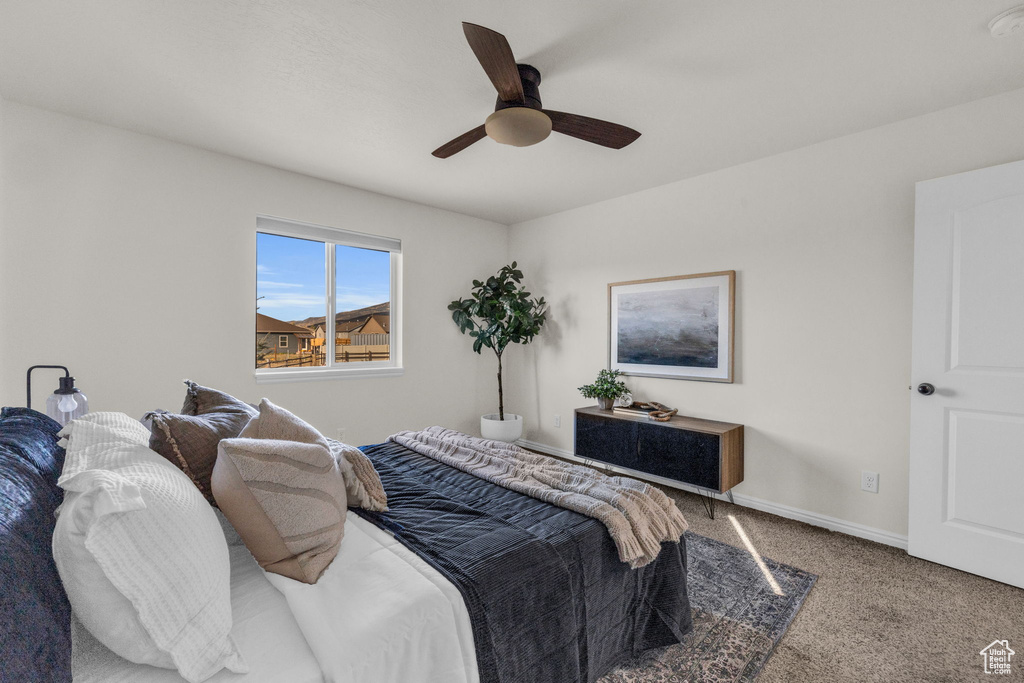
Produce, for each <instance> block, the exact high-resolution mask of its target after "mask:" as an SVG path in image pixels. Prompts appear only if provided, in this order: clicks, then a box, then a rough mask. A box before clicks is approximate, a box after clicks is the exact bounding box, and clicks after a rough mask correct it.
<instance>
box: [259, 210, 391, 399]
mask: <svg viewBox="0 0 1024 683" xmlns="http://www.w3.org/2000/svg"><path fill="white" fill-rule="evenodd" d="M401 258H402V243H401V241H400V240H397V239H393V238H390V237H380V236H376V235H368V234H365V233H358V232H351V231H348V230H340V229H336V228H327V227H323V226H318V225H311V224H308V223H298V222H294V221H286V220H282V219H278V218H269V217H264V216H260V217H258V218H257V219H256V359H255V364H256V377H257V381H260V382H263V381H291V380H295V379H313V378H321V377H331V376H346V375H347V376H370V375H395V374H401V372H402V368H401V354H400V349H401V343H400V342H401V329H400V323H401V318H400V316H399V312H400V309H399V304H400V300H401V291H400V282H401ZM271 335H274V336H277V337H279V341H280V343H279V344H278V347H277V348H273V347H271V346H270V345H268V344H267V343H266V339H267V337H268V336H271ZM290 335H295V336H296V337H297V338H298V339H301V340H302V341H301V342H299V343H298V344H297V345H296V348H295V352H294V353H290V352H289V351H290V348H289V346H288V344H287V341H288V337H289V336H290ZM271 338H272V337H271Z"/></svg>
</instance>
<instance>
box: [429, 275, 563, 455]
mask: <svg viewBox="0 0 1024 683" xmlns="http://www.w3.org/2000/svg"><path fill="white" fill-rule="evenodd" d="M522 282H523V271H521V270H519V266H518V264H516V262H515V261H513V262H512V265H509V266H504V267H503V268H502V269H501V270H499V271H498V272H497V274H495V275H492V276H490V277H489V278H487V280H473V290H472V292H470V295H469V297H468V298H466V299H456V300H455V301H453V302H451V303H450V304H448V310H449V311H451V312H452V320H453V321H455V324H456V325H458V326H459V331H460V332H462V333H463V334H465V333H467V332H468V333H469V336H471V337H473V350H474V351H476V352H477V353H481V352H482V351H483V349H484V347H487V348H488V349H491V350H492V351H494V355H495V356H497V357H498V412H496V413H491V414H488V415H482V416H481V417H480V434H481V435H482V436H483V437H484V438H485V439H494V440H497V441H515V440H516V439H518V438H519V437H520V436H522V434H523V418H522V416H521V415H513V414H511V413H508V414H506V413H505V396H504V393H503V391H502V385H501V356H502V354H503V353H504V352H505V347H507V346H508V345H509V344H529V343H530V342H531V341H533V338H534V337H535V336H536V335H537V334H538V333H539V332H540V328H541V327H543V325H544V321H545V320H546V319H547V304H546V303H545V302H544V297H540V298H539V299H531V298H530V296H531V294H530V292H528V291H526V288H525V287H524V286H523V284H522Z"/></svg>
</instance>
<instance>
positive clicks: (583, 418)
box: [575, 406, 743, 519]
mask: <svg viewBox="0 0 1024 683" xmlns="http://www.w3.org/2000/svg"><path fill="white" fill-rule="evenodd" d="M575 453H576V456H577V457H579V458H583V459H585V460H595V461H598V462H603V463H607V464H609V465H613V466H614V467H615V468H617V469H620V470H625V472H626V473H627V474H635V475H637V476H638V477H641V478H645V477H647V475H653V476H654V477H655V478H658V479H666V480H670V482H671V483H675V482H678V483H682V484H689V485H691V486H695V487H697V488H698V489H700V490H703V491H707V492H708V495H706V496H702V498H701V499H702V501H704V507H705V509H706V510H707V513H708V516H709V517H711V519H714V518H715V497H714V495H712V494H714V493H726V492H728V491H729V490H730V489H731V488H732V487H733V486H735V485H736V484H738V483H740V482H741V481H743V425H740V424H732V423H731V422H716V421H715V420H702V419H698V418H694V417H683V416H681V415H675V416H673V417H672V419H671V420H669V421H668V422H655V421H653V420H650V419H648V418H647V417H646V416H641V415H625V414H622V413H615V412H612V411H611V410H601V409H600V408H598V407H596V406H592V407H589V408H577V409H576V435H575ZM729 497H730V498H732V496H731V494H730V496H729Z"/></svg>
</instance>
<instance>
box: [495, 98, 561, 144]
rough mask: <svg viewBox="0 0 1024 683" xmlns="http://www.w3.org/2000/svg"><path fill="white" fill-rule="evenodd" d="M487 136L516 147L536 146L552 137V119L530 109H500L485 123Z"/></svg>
mask: <svg viewBox="0 0 1024 683" xmlns="http://www.w3.org/2000/svg"><path fill="white" fill-rule="evenodd" d="M484 130H485V131H486V132H487V136H488V137H489V138H491V139H492V140H494V141H495V142H500V143H501V144H503V145H513V146H514V147H528V146H530V145H536V144H537V143H538V142H540V141H541V140H543V139H545V138H546V137H547V136H549V135H551V119H550V118H548V115H547V114H545V113H544V112H542V111H540V110H537V109H531V108H529V107H508V108H506V109H499V110H498V111H496V112H494V113H493V114H491V115H490V116H488V117H487V120H486V121H485V122H484Z"/></svg>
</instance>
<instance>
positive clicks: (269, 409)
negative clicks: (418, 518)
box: [238, 399, 388, 512]
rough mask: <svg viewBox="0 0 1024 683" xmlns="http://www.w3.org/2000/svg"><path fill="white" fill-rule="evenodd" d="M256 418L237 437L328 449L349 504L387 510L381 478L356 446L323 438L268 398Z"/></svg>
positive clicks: (314, 429)
mask: <svg viewBox="0 0 1024 683" xmlns="http://www.w3.org/2000/svg"><path fill="white" fill-rule="evenodd" d="M259 410H260V414H259V417H257V418H254V419H252V420H250V421H249V423H248V424H247V425H246V426H245V428H244V429H243V430H242V433H241V434H239V435H238V436H239V437H240V438H253V439H287V440H289V441H301V442H303V443H318V444H323V445H324V446H326V447H328V448H330V450H331V453H333V454H334V459H335V460H337V462H338V469H340V470H341V476H342V477H343V478H344V479H345V491H346V493H347V494H348V504H349V505H350V506H352V507H360V508H364V509H366V510H375V511H377V512H382V511H384V510H387V509H388V497H387V494H386V493H385V492H384V485H383V484H382V483H381V481H380V475H378V474H377V470H375V469H374V468H373V463H372V462H370V459H369V458H367V457H366V455H365V454H363V452H362V451H361V450H359V449H358V448H356V447H355V446H349V445H348V444H344V443H341V442H340V441H335V440H333V439H327V438H325V437H324V436H323V435H322V434H321V433H320V432H318V431H317V430H316V428H315V427H313V426H312V425H309V424H307V423H306V422H304V421H302V420H301V419H299V418H298V417H296V416H295V415H293V414H292V413H290V412H288V411H287V410H285V409H284V408H280V407H278V406H276V405H274V404H273V403H271V402H270V401H268V400H267V399H263V401H261V402H260V406H259Z"/></svg>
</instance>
